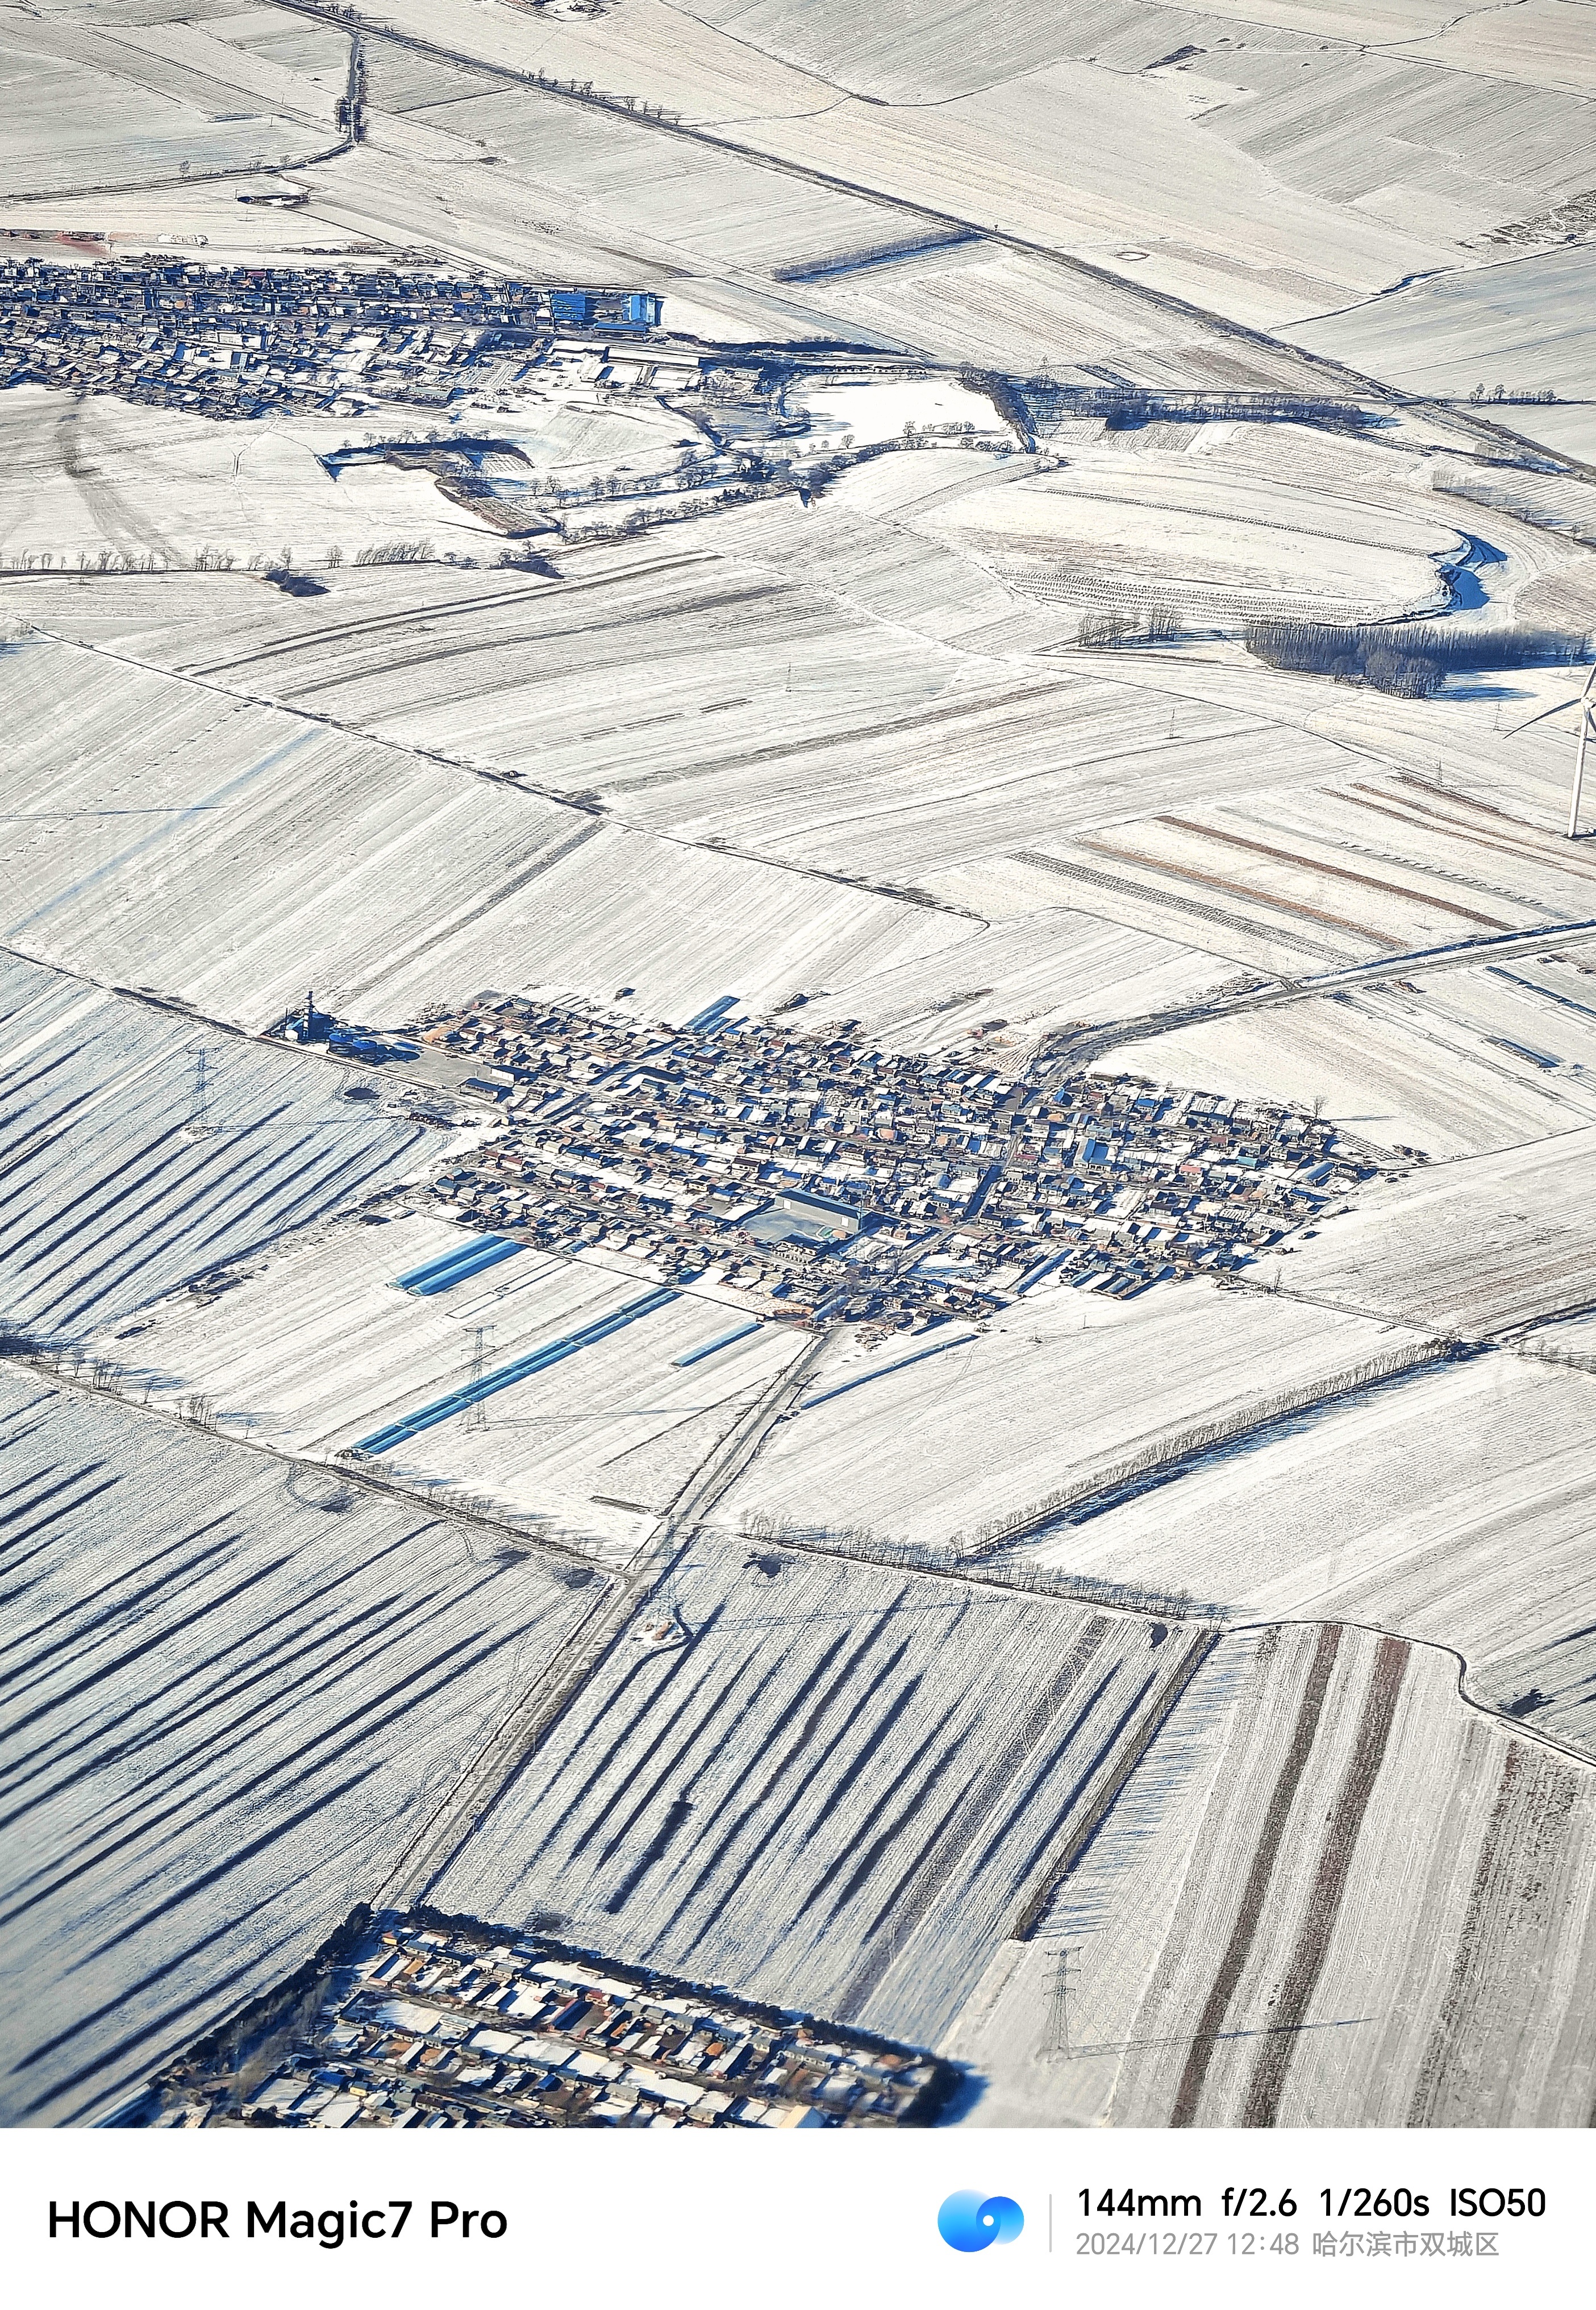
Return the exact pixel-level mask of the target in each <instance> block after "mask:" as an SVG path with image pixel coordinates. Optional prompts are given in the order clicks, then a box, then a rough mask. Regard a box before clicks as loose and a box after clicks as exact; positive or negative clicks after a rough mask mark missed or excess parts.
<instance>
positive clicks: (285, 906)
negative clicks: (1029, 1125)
mask: <svg viewBox="0 0 1596 2310" xmlns="http://www.w3.org/2000/svg"><path fill="white" fill-rule="evenodd" d="M24 661H25V663H24ZM0 695H3V696H4V703H5V707H6V710H7V712H8V714H9V715H10V716H11V721H10V727H11V730H12V734H13V753H12V756H11V763H12V778H13V788H14V790H15V791H16V793H17V795H18V798H19V802H20V803H22V804H23V805H24V806H25V807H26V808H27V809H28V810H30V811H33V812H40V811H44V812H51V813H53V815H52V816H51V817H50V818H49V819H48V820H40V821H38V824H37V826H36V825H35V824H34V823H32V822H29V821H21V820H18V821H13V825H14V828H15V830H14V831H13V833H12V834H11V836H10V838H9V849H8V851H7V853H6V855H4V857H3V858H0V866H4V869H5V873H6V876H7V887H8V889H9V890H10V891H11V893H12V905H13V907H15V908H16V910H17V911H16V912H15V914H14V915H13V917H12V921H11V924H10V925H9V935H10V936H11V938H12V939H13V942H17V943H19V944H22V945H24V946H26V947H27V948H29V949H30V950H31V951H34V952H35V953H40V954H43V955H44V956H45V957H46V958H47V959H48V960H58V961H60V962H62V963H64V964H65V965H66V966H68V967H70V968H76V969H80V970H82V971H83V972H84V973H85V975H90V976H97V977H107V978H117V979H125V980H129V981H134V982H140V981H144V980H146V979H147V978H149V977H153V976H158V977H159V978H160V981H161V991H163V992H168V991H170V992H176V993H178V994H184V995H186V997H187V998H188V999H190V1000H192V1001H195V1002H197V1003H203V1004H204V1006H205V1007H206V1008H207V1009H208V1010H211V1011H213V1012H216V1013H219V1014H221V1016H224V1017H233V1018H236V1019H239V1020H242V1021H244V1022H246V1023H247V1024H248V1025H250V1026H252V1027H260V1026H264V1025H266V1024H268V1023H270V1022H271V1021H272V1020H274V1019H276V1018H280V1017H281V1016H282V1014H283V1012H286V1011H287V1010H288V1009H289V1008H290V1007H291V1005H292V1004H294V1003H296V1002H299V1001H300V1000H302V999H303V994H304V989H305V986H306V985H307V983H309V984H311V985H313V986H315V987H316V989H317V993H318V994H325V996H326V997H327V998H328V999H330V1000H331V1001H332V1002H333V1003H334V1006H335V1007H336V1008H337V1009H338V1010H339V1011H341V1012H343V1013H344V1014H345V1015H350V1014H357V1013H358V1014H362V1015H365V1016H366V1017H368V1018H371V1019H373V1020H377V1021H378V1022H384V1021H386V1023H388V1024H397V1023H398V1022H399V1021H400V1020H403V1019H404V1018H406V1017H408V1016H410V1015H412V1014H413V1012H415V1011H416V1010H417V1009H419V1008H420V1007H421V1005H422V1004H424V1003H429V1002H436V1001H438V1000H440V999H443V1000H447V999H450V998H453V999H455V1000H457V1001H458V1000H464V999H465V998H467V997H469V996H470V995H471V994H474V993H475V992H476V991H477V990H478V989H479V988H481V986H484V985H492V984H494V983H495V982H497V983H498V984H499V985H501V986H506V987H507V988H512V989H513V988H514V987H515V986H516V985H520V986H531V985H540V984H550V983H552V984H555V985H561V986H569V987H573V988H585V989H586V990H587V991H588V992H590V993H591V994H593V995H594V997H596V998H607V997H608V996H609V995H611V994H613V992H614V989H615V986H616V984H617V983H618V982H619V981H620V980H622V979H626V980H629V982H630V984H631V986H632V987H633V990H634V992H635V994H636V996H637V999H638V1004H639V1007H646V1010H647V1011H648V1012H653V1013H655V1015H660V1014H663V1013H669V1012H672V1011H673V1010H674V1011H676V1012H678V1014H679V1015H680V1016H681V1017H683V1018H685V1017H688V1016H690V1015H691V1013H692V1012H694V1011H695V1010H697V1009H698V1008H700V1007H701V1006H702V1004H703V1003H706V1002H709V1001H712V1000H714V999H715V997H716V996H717V995H719V994H724V992H726V991H727V989H728V987H730V988H731V989H732V990H733V991H735V992H738V993H740V994H742V995H743V996H744V998H745V999H746V1000H748V1001H750V1002H752V1003H759V1002H761V1001H768V1002H779V1001H782V1000H784V999H785V997H786V996H787V995H788V994H792V993H794V992H796V991H798V990H799V989H800V988H801V987H802V986H804V985H806V984H807V985H809V986H812V985H813V984H814V981H815V978H816V977H821V980H822V984H824V983H825V982H826V980H827V979H829V980H830V981H831V983H832V984H834V985H835V984H837V983H840V982H841V981H842V980H844V979H845V978H846V977H847V976H849V975H850V973H857V975H858V976H860V977H864V976H867V975H868V974H869V972H870V971H871V970H872V969H874V968H883V967H890V966H892V965H894V964H896V963H899V962H902V961H905V960H907V959H908V958H909V957H910V956H911V955H913V954H915V953H916V952H921V953H924V952H926V951H934V950H935V949H936V948H937V947H938V946H940V945H941V944H944V943H947V942H950V941H951V940H952V939H954V938H957V937H958V936H961V935H965V934H966V929H965V925H963V924H962V923H961V922H960V921H959V920H958V917H956V916H950V915H942V914H937V913H933V912H932V911H931V910H930V909H928V908H926V907H919V906H910V905H906V904H902V903H899V902H898V901H896V900H893V899H885V898H877V897H874V896H868V897H866V896H863V895H861V894H860V893H859V892H857V891H855V890H849V889H847V888H846V886H843V885H841V884H839V883H837V882H835V881H819V880H815V879H811V878H809V877H807V876H801V875H797V874H793V873H787V872H785V871H784V870H783V869H781V868H780V867H777V866H774V865H764V864H756V863H752V862H747V861H742V860H738V859H728V858H722V857H718V856H716V854H715V853H714V852H713V851H711V850H708V849H690V848H688V847H683V846H681V845H679V844H664V843H659V842H655V841H654V840H652V839H651V838H649V837H648V836H646V835H644V834H640V833H633V832H630V831H629V830H627V829H623V828H621V827H619V826H613V825H607V824H606V823H605V822H604V821H603V819H601V818H598V817H595V816H594V815H592V814H589V813H585V812H574V811H569V810H567V809H565V808H563V807H561V806H560V805H559V804H557V803H550V802H547V801H544V800H542V798H540V797H538V796H537V795H533V794H526V793H521V794H517V793H515V792H513V791H512V790H510V789H508V788H507V787H506V786H503V785H498V786H493V785H490V784H486V783H484V782H483V781H482V780H481V779H480V778H478V777H473V776H472V775H471V774H470V773H469V771H466V770H464V769H454V768H451V767H448V766H447V765H444V764H440V763H438V762H436V761H434V760H429V759H427V758H426V757H424V756H418V755H416V754H413V753H411V752H409V751H395V750H390V749H386V748H384V747H382V746H380V745H379V744H378V743H377V742H375V741H373V740H369V739H365V738H360V737H346V736H344V735H343V734H341V733H339V732H337V731H335V730H329V729H327V728H326V727H325V725H322V724H320V723H319V722H315V721H311V720H308V719H307V718H305V717H302V716H290V715H285V714H282V713H280V712H277V711H275V710H274V709H273V708H265V707H260V706H256V705H254V704H252V703H248V702H245V701H241V700H240V701H237V702H234V701H231V700H229V701H228V703H227V705H226V706H225V708H223V709H222V710H221V711H219V710H218V693H217V692H216V691H215V690H213V689H209V688H206V687H202V686H198V685H195V684H193V683H190V682H179V681H176V680H172V679H170V678H169V677H166V676H162V675H159V674H154V673H145V672H143V670H142V669H134V668H132V667H130V666H128V665H127V664H126V663H125V662H124V663H116V664H114V663H113V662H111V661H110V660H108V659H103V658H102V659H96V658H94V657H92V656H89V655H87V654H86V653H84V652H83V651H82V650H79V649H76V648H69V647H64V646H61V645H58V644H55V643H35V644H32V645H30V647H28V648H27V649H26V650H25V651H20V652H13V653H11V654H9V656H7V657H5V658H4V659H0ZM123 796H130V797H136V800H137V803H138V805H139V807H140V809H141V811H142V812H143V813H144V815H143V817H142V818H141V819H139V820H137V821H128V820H126V819H125V818H122V817H119V816H109V815H107V814H105V806H106V804H107V803H113V802H117V801H118V798H119V797H123ZM90 811H92V812H95V813H96V814H95V815H93V816H90V815H88V814H87V813H88V812H90ZM130 824H135V825H137V826H138V827H140V828H141V829H143V830H141V831H139V832H137V833H134V834H130V833H128V832H127V831H126V829H127V827H128V826H129V825H130Z"/></svg>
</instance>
